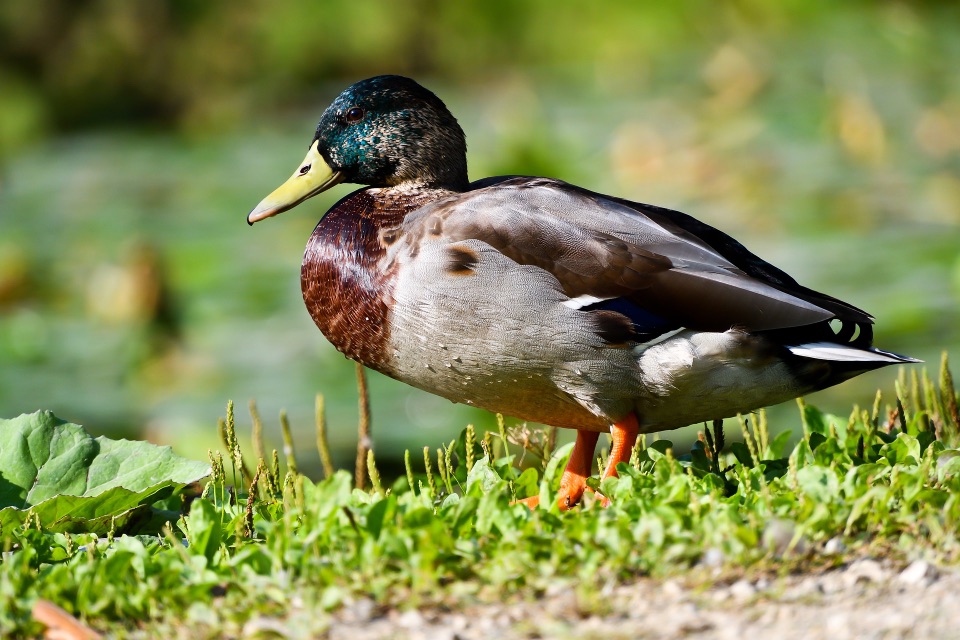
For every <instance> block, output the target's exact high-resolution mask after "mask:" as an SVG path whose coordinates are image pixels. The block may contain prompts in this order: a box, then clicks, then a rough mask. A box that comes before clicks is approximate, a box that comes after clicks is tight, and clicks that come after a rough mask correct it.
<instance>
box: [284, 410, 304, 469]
mask: <svg viewBox="0 0 960 640" xmlns="http://www.w3.org/2000/svg"><path fill="white" fill-rule="evenodd" d="M280 432H281V433H282V434H283V457H284V458H286V461H287V472H288V473H292V474H293V475H294V476H296V475H297V474H298V473H300V472H299V470H298V467H297V452H296V450H295V449H294V448H293V432H292V431H291V430H290V420H288V419H287V412H286V410H284V409H281V410H280Z"/></svg>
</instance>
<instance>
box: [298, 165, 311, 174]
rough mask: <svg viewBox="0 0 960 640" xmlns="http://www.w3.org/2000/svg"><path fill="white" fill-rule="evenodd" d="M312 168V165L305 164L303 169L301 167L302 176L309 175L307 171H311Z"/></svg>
mask: <svg viewBox="0 0 960 640" xmlns="http://www.w3.org/2000/svg"><path fill="white" fill-rule="evenodd" d="M311 166H312V165H309V164H305V165H303V166H302V167H300V175H305V174H306V173H307V171H310V167H311Z"/></svg>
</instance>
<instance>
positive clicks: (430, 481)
mask: <svg viewBox="0 0 960 640" xmlns="http://www.w3.org/2000/svg"><path fill="white" fill-rule="evenodd" d="M423 466H424V467H426V469H427V486H428V487H430V498H431V499H434V500H435V499H436V498H437V481H436V480H434V478H433V463H432V461H431V460H430V447H424V448H423Z"/></svg>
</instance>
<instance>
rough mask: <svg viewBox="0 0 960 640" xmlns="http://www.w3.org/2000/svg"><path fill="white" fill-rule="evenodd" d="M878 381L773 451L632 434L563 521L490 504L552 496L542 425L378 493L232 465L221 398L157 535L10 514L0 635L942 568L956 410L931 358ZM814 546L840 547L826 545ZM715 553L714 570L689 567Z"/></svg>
mask: <svg viewBox="0 0 960 640" xmlns="http://www.w3.org/2000/svg"><path fill="white" fill-rule="evenodd" d="M896 387H897V398H896V399H894V400H893V401H892V402H890V403H889V405H888V406H887V405H885V402H884V399H883V398H881V397H880V395H879V393H878V396H877V400H876V402H875V403H874V405H873V406H872V407H870V408H867V409H860V408H854V410H853V411H852V412H851V414H850V416H849V417H838V416H832V415H828V414H824V413H822V412H820V411H819V410H817V409H816V408H814V407H812V406H810V405H807V404H804V403H803V402H800V423H799V425H796V429H795V430H796V431H797V432H798V433H800V432H801V431H802V437H801V438H800V439H799V441H798V442H797V443H796V445H795V446H793V447H792V449H791V448H789V447H788V446H787V443H788V438H789V436H788V435H781V436H777V437H774V438H772V439H771V437H770V435H769V432H768V427H767V424H766V418H765V415H764V413H762V412H761V413H760V414H758V415H756V416H749V417H748V418H746V419H745V420H742V421H741V422H740V425H741V427H740V431H741V432H740V433H739V434H736V437H734V436H733V435H732V434H729V433H728V434H724V432H723V428H722V427H719V428H718V427H717V426H716V425H715V426H714V428H713V429H706V430H705V432H704V433H702V434H701V436H702V439H701V440H700V441H698V442H697V443H696V445H695V446H694V447H693V450H692V451H691V452H689V453H687V452H681V451H675V450H674V449H673V446H672V444H671V443H670V441H669V440H666V439H662V438H660V439H658V438H657V437H656V436H653V437H650V436H648V437H647V438H646V439H645V440H643V441H641V443H639V444H638V446H637V448H636V450H635V452H634V455H633V457H632V460H631V462H630V464H627V465H621V467H620V477H619V478H618V479H616V478H615V479H609V480H607V481H605V482H604V483H603V484H602V486H599V487H598V488H599V489H600V490H601V491H603V492H604V493H606V494H607V495H610V496H611V497H612V499H613V504H612V506H611V507H609V508H606V509H604V508H601V507H600V506H599V504H598V502H597V500H596V499H595V498H593V497H592V496H591V495H590V494H588V495H587V497H586V498H585V502H584V504H583V505H582V506H581V507H579V508H577V509H576V510H574V511H573V512H570V513H561V512H559V511H558V510H557V509H556V507H552V508H550V509H538V510H534V511H530V510H528V509H527V508H526V507H523V506H521V505H512V504H511V501H512V500H514V499H515V498H517V497H523V496H526V495H530V494H532V493H536V492H539V493H540V495H541V497H542V500H543V502H544V503H545V504H552V503H553V501H554V499H555V498H554V492H555V490H556V487H557V484H558V481H559V476H560V473H561V472H562V469H563V463H564V461H565V457H566V454H568V453H569V449H570V446H569V445H567V446H563V447H560V448H558V449H556V450H555V451H552V452H551V451H550V450H549V449H550V445H549V441H550V438H549V437H542V436H543V434H537V433H533V434H531V433H529V432H523V431H514V432H513V433H511V432H510V431H509V430H508V429H506V428H505V427H504V426H503V423H502V422H501V427H500V432H499V433H493V432H489V433H487V434H484V435H482V436H478V435H477V434H475V433H474V431H473V429H472V428H468V429H466V430H464V432H463V433H462V434H461V436H460V438H459V439H458V440H455V441H453V442H450V443H448V444H447V445H444V446H442V447H439V448H437V449H435V450H429V449H425V450H424V452H423V457H424V459H425V460H427V461H428V464H427V466H426V473H417V472H415V471H414V469H413V468H412V464H411V463H410V461H411V459H416V460H419V459H420V456H419V452H418V453H417V454H410V453H408V457H407V459H408V468H407V473H406V474H405V475H403V476H401V477H400V478H398V479H397V480H396V481H395V482H393V483H392V484H391V485H390V486H384V483H383V481H382V479H381V478H380V477H379V474H378V472H377V468H376V461H375V458H374V457H373V455H372V454H370V455H369V456H368V463H369V468H368V479H369V481H370V482H369V484H370V485H371V486H370V488H369V489H366V490H361V489H358V488H355V487H354V481H353V478H352V475H351V474H350V473H348V472H347V471H345V470H338V471H336V472H334V473H333V474H332V475H331V476H330V477H328V478H326V479H324V480H321V481H317V482H315V481H313V480H311V479H309V478H307V477H305V476H303V475H300V474H297V473H295V472H293V471H287V472H286V473H281V468H280V464H279V462H278V461H277V460H276V456H274V457H273V461H266V462H265V461H264V460H263V459H260V460H259V461H257V463H256V464H254V463H253V461H251V460H244V459H243V455H242V453H241V452H240V449H239V446H238V445H237V440H236V434H235V426H234V417H233V415H232V406H231V407H230V410H229V411H228V416H227V419H226V420H225V421H224V424H223V427H224V428H223V434H224V436H225V439H226V440H227V442H228V454H227V456H226V458H224V456H223V455H222V454H220V453H211V461H212V463H213V476H212V478H211V480H210V482H209V483H208V484H207V485H206V487H205V488H204V490H203V492H202V495H201V496H200V497H199V498H196V499H195V500H193V502H192V503H191V504H190V506H189V513H188V514H187V515H185V516H184V517H182V518H180V519H179V521H177V522H175V523H170V524H168V525H167V526H166V527H164V529H163V531H162V532H161V533H160V534H159V535H155V536H114V535H112V534H109V535H107V536H106V537H105V538H104V537H101V538H99V539H98V538H97V537H96V536H93V535H89V534H78V535H73V536H72V537H71V536H69V535H65V534H61V533H56V534H54V533H48V532H45V531H43V530H41V528H39V527H38V526H37V525H36V524H35V523H34V524H31V523H30V522H28V523H27V525H26V526H25V527H21V528H18V529H15V530H11V531H4V532H3V534H2V544H3V547H4V551H5V552H4V554H3V556H2V558H3V559H2V563H0V627H2V628H3V629H5V630H7V631H10V632H12V633H22V634H27V633H36V632H38V631H39V629H40V627H39V626H38V625H37V624H36V623H35V622H33V621H32V620H31V616H30V611H31V608H32V606H33V604H34V603H35V602H36V600H37V599H39V598H43V599H47V600H50V601H53V602H54V603H57V604H59V605H61V606H63V607H64V608H66V609H67V610H68V611H70V612H71V613H73V614H75V615H77V616H78V617H80V618H82V619H84V620H85V621H86V622H87V624H89V625H90V626H92V627H94V628H96V629H99V630H102V631H104V632H107V633H109V634H111V635H112V636H116V637H123V636H126V635H132V636H136V635H138V634H140V633H144V634H147V635H150V636H167V635H169V636H171V637H172V636H174V635H176V634H177V633H179V634H181V635H182V634H183V633H187V634H188V635H190V636H192V637H197V636H202V635H208V636H218V635H221V634H229V635H236V634H240V633H241V631H242V627H243V625H244V624H245V623H246V622H247V621H248V620H250V619H251V618H253V617H256V616H268V617H273V616H276V617H277V618H280V619H282V620H283V622H284V624H286V625H289V628H291V629H295V630H299V631H300V632H303V633H308V632H309V633H320V632H322V631H323V630H324V629H325V627H326V626H327V625H328V624H329V612H331V611H333V610H335V609H336V608H337V607H338V606H340V605H341V604H343V603H345V602H348V601H349V600H350V599H351V598H354V597H357V596H360V595H365V596H369V597H372V598H373V599H374V600H376V601H377V602H378V603H379V604H381V605H382V606H398V607H401V608H407V607H416V606H420V605H427V604H443V605H448V606H457V604H458V603H461V602H464V601H477V600H500V599H503V598H522V599H535V598H537V597H538V596H540V595H542V594H544V593H546V592H547V591H548V590H551V591H553V590H555V589H557V588H561V587H562V588H569V589H574V590H576V592H577V593H578V595H580V596H581V600H582V602H585V603H588V604H587V605H586V606H588V607H589V603H590V602H598V599H597V595H598V594H599V593H600V590H601V589H602V588H603V587H604V586H605V585H609V584H611V583H623V582H628V581H631V580H634V579H637V578H639V577H641V576H653V577H662V576H666V575H671V574H676V573H678V572H684V571H688V570H691V569H693V571H694V572H697V571H699V573H697V574H696V575H699V576H700V577H701V578H702V579H705V580H717V579H723V578H724V577H729V576H731V575H733V574H738V573H742V572H743V571H747V572H788V571H798V570H812V569H822V568H827V567H830V566H835V565H838V564H841V563H843V562H845V561H848V560H849V559H850V558H851V557H855V556H862V555H871V556H882V557H887V558H891V559H892V560H893V561H894V562H897V561H903V562H905V561H907V560H908V559H910V558H913V557H917V556H922V557H924V558H926V559H928V560H932V561H934V562H936V563H941V564H948V563H956V562H957V560H958V559H960V543H958V541H957V538H956V535H955V533H956V531H957V528H958V525H960V455H958V454H960V451H958V450H957V449H956V447H957V446H958V443H960V416H958V410H957V399H958V395H957V391H956V389H955V386H954V384H953V382H952V379H951V376H950V372H949V368H948V367H947V363H946V356H944V361H943V365H942V367H941V371H940V375H939V380H938V381H937V382H936V383H934V382H932V381H931V380H930V379H929V378H928V377H927V375H926V374H925V373H920V374H918V372H917V370H916V369H911V370H910V372H909V374H908V373H907V372H906V371H901V373H900V378H899V380H898V381H897V383H896ZM783 426H786V425H783ZM727 430H728V431H730V429H727ZM783 433H788V432H787V431H784V432H783ZM511 441H512V442H517V441H525V442H527V443H528V448H527V449H521V448H519V447H517V446H516V445H513V446H511V444H510V442H511ZM725 442H726V443H728V446H725ZM538 455H543V458H542V459H539V458H538ZM521 458H523V459H524V461H525V462H526V463H527V465H530V464H531V463H532V466H527V468H525V469H521V468H519V467H518V465H517V462H518V461H519V460H520V459H521ZM244 468H245V469H246V472H245V471H244ZM244 473H246V474H249V475H252V476H253V477H252V478H250V477H244ZM592 482H595V479H594V480H592ZM411 484H412V485H413V488H411ZM594 486H597V485H596V484H594ZM831 538H838V539H840V540H842V541H843V542H844V545H845V547H844V548H845V550H844V551H843V552H842V553H841V554H839V555H837V554H828V553H826V552H825V550H824V545H825V543H826V541H828V540H830V539H831ZM705 557H709V558H710V560H709V562H708V563H705V560H704V559H705ZM718 562H719V563H720V564H721V565H722V570H721V571H720V572H719V573H718V572H716V571H712V570H711V571H706V570H700V569H699V568H700V567H702V566H703V565H704V564H710V565H716V564H717V563H718ZM181 625H185V626H181Z"/></svg>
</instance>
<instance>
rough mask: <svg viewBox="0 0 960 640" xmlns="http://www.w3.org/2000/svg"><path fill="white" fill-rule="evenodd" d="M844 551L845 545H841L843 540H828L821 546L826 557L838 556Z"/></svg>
mask: <svg viewBox="0 0 960 640" xmlns="http://www.w3.org/2000/svg"><path fill="white" fill-rule="evenodd" d="M846 550H847V545H845V544H843V540H841V539H840V538H830V539H829V540H827V543H826V544H825V545H823V553H824V555H828V556H838V555H840V554H841V553H843V552H844V551H846Z"/></svg>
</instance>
